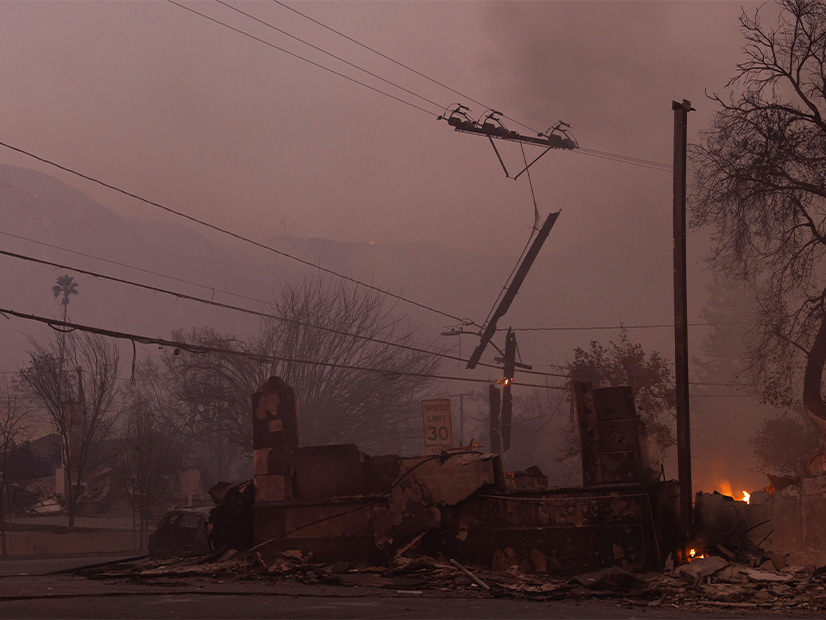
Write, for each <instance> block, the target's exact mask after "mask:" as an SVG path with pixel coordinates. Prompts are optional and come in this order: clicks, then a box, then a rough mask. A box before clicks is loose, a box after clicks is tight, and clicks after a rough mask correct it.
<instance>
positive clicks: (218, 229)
mask: <svg viewBox="0 0 826 620" xmlns="http://www.w3.org/2000/svg"><path fill="white" fill-rule="evenodd" d="M167 1H168V2H172V1H173V0H167ZM0 146H2V147H5V148H7V149H9V150H12V151H15V152H16V153H20V154H22V155H26V156H27V157H31V158H32V159H35V160H37V161H39V162H42V163H44V164H48V165H49V166H53V167H55V168H57V169H59V170H63V171H64V172H68V173H69V174H73V175H75V176H77V177H80V178H81V179H85V180H87V181H91V182H92V183H96V184H98V185H100V186H101V187H105V188H107V189H110V190H112V191H115V192H118V193H120V194H123V195H124V196H128V197H130V198H134V199H135V200H139V201H140V202H143V203H145V204H148V205H150V206H152V207H156V208H158V209H161V210H162V211H166V212H167V213H171V214H173V215H176V216H178V217H180V218H183V219H185V220H188V221H190V222H194V223H196V224H199V225H201V226H203V227H205V228H209V229H210V230H214V231H216V232H219V233H222V234H224V235H227V236H229V237H232V238H233V239H237V240H239V241H243V242H244V243H248V244H250V245H253V246H255V247H257V248H261V249H262V250H267V251H268V252H272V253H273V254H277V255H278V256H283V257H284V258H289V259H290V260H293V261H296V262H297V263H300V264H302V265H306V266H308V267H312V268H313V269H318V270H319V271H321V272H323V273H326V274H329V275H332V276H335V277H337V278H341V279H342V280H346V281H348V282H351V283H352V284H356V285H358V286H363V287H365V288H368V289H370V290H372V291H375V292H377V293H381V294H382V295H387V296H388V297H391V298H393V299H397V300H399V301H402V302H404V303H407V304H410V305H412V306H416V307H418V308H422V309H423V310H427V311H429V312H433V313H434V314H439V315H441V316H444V317H447V318H449V319H453V320H455V321H459V322H461V323H465V322H466V321H469V319H467V318H461V317H458V316H455V315H453V314H449V313H447V312H443V311H441V310H438V309H436V308H434V307H432V306H428V305H426V304H422V303H419V302H417V301H413V300H412V299H408V298H407V297H403V296H401V295H397V294H396V293H391V292H390V291H386V290H384V289H381V288H379V287H377V286H373V285H372V284H367V283H366V282H362V281H361V280H357V279H356V278H352V277H350V276H347V275H344V274H343V273H339V272H337V271H334V270H332V269H328V268H327V267H322V266H321V265H316V264H315V263H311V262H310V261H308V260H304V259H303V258H299V257H297V256H293V255H292V254H289V253H287V252H284V251H283V250H278V249H276V248H274V247H272V246H269V245H266V244H265V243H260V242H258V241H253V240H252V239H250V238H249V237H245V236H243V235H241V234H239V233H234V232H231V231H229V230H227V229H225V228H221V227H220V226H217V225H215V224H210V223H209V222H206V221H204V220H201V219H198V218H196V217H194V216H192V215H187V214H186V213H183V212H181V211H176V210H175V209H173V208H171V207H167V206H165V205H162V204H161V203H159V202H155V201H153V200H149V199H147V198H144V197H142V196H139V195H138V194H135V193H133V192H129V191H126V190H124V189H121V188H119V187H117V186H115V185H112V184H110V183H106V182H104V181H101V180H99V179H96V178H94V177H92V176H89V175H86V174H83V173H82V172H78V171H77V170H73V169H72V168H69V167H67V166H63V165H61V164H58V163H56V162H54V161H51V160H49V159H46V158H44V157H40V156H38V155H35V154H34V153H31V152H29V151H26V150H24V149H21V148H18V147H16V146H12V145H11V144H8V143H6V142H0ZM468 324H472V325H477V323H476V322H475V321H470V322H469V323H468Z"/></svg>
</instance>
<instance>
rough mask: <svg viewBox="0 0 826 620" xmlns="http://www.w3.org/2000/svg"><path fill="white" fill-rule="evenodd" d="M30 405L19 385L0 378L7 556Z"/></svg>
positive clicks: (1, 520) (1, 512)
mask: <svg viewBox="0 0 826 620" xmlns="http://www.w3.org/2000/svg"><path fill="white" fill-rule="evenodd" d="M30 413H31V407H29V406H28V404H27V403H26V401H25V400H24V398H23V395H22V394H21V393H20V390H19V389H18V386H16V385H14V384H13V383H12V381H10V380H9V379H8V378H6V377H3V378H2V379H0V543H1V544H2V552H3V555H6V532H7V531H8V530H9V527H8V525H7V520H8V524H10V523H11V505H12V501H11V485H12V483H13V482H15V481H16V479H17V478H18V475H19V474H20V472H17V471H14V469H15V468H14V463H13V455H14V452H15V450H16V449H17V448H18V447H19V446H20V444H21V443H22V442H24V441H26V440H27V439H28V436H29V431H30V428H29V425H28V417H29V415H30Z"/></svg>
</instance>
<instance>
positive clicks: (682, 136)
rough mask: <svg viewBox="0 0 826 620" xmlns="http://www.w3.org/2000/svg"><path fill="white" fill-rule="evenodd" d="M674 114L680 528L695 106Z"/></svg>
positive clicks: (685, 523) (685, 496)
mask: <svg viewBox="0 0 826 620" xmlns="http://www.w3.org/2000/svg"><path fill="white" fill-rule="evenodd" d="M671 109H672V110H674V369H675V371H676V382H677V475H678V478H679V480H680V527H681V529H682V532H683V534H686V533H687V532H688V531H689V530H690V529H691V526H692V521H693V518H692V516H693V515H692V499H693V497H692V495H693V494H692V489H691V424H690V417H689V407H688V302H687V300H688V294H687V286H686V217H685V211H686V210H685V202H686V200H685V198H686V196H685V194H686V136H687V128H688V113H689V112H690V111H691V110H693V108H692V107H691V102H690V101H688V100H686V99H683V101H682V103H680V102H678V101H672V102H671Z"/></svg>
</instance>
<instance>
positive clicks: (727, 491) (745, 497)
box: [717, 480, 751, 504]
mask: <svg viewBox="0 0 826 620" xmlns="http://www.w3.org/2000/svg"><path fill="white" fill-rule="evenodd" d="M717 486H718V488H719V492H720V493H721V494H723V495H728V496H729V497H732V498H734V499H736V500H737V501H739V502H746V503H747V504H748V503H749V499H750V498H751V493H749V492H748V491H741V492H740V493H739V494H735V492H734V491H732V490H731V484H730V483H729V482H728V480H721V481H720V482H718V483H717Z"/></svg>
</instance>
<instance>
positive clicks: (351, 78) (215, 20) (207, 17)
mask: <svg viewBox="0 0 826 620" xmlns="http://www.w3.org/2000/svg"><path fill="white" fill-rule="evenodd" d="M166 1H167V2H169V3H170V4H174V5H175V6H177V7H179V8H182V9H184V10H185V11H189V12H190V13H193V14H195V15H198V16H200V17H203V18H204V19H207V20H209V21H211V22H213V23H215V24H218V25H219V26H222V27H224V28H228V29H229V30H232V31H233V32H237V33H238V34H241V35H244V36H245V37H249V38H250V39H253V40H254V41H258V42H259V43H263V44H264V45H266V46H267V47H271V48H273V49H275V50H278V51H279V52H284V53H285V54H288V55H289V56H292V57H293V58H297V59H299V60H303V61H304V62H306V63H309V64H311V65H313V66H314V67H318V68H319V69H324V70H325V71H329V72H330V73H332V74H333V75H337V76H338V77H341V78H344V79H345V80H348V81H350V82H354V83H355V84H358V85H359V86H364V87H365V88H369V89H370V90H372V91H373V92H376V93H379V94H380V95H384V96H385V97H389V98H390V99H394V100H396V101H398V102H399V103H403V104H405V105H408V106H410V107H411V108H415V109H417V110H420V111H422V112H424V113H425V114H427V115H428V116H433V112H431V111H430V110H426V109H425V108H423V107H421V106H419V105H416V104H415V103H410V102H409V101H405V100H404V99H402V98H401V97H396V96H395V95H393V94H391V93H388V92H386V91H383V90H381V89H380V88H376V87H375V86H370V85H369V84H367V83H365V82H362V81H360V80H357V79H356V78H353V77H350V76H348V75H345V74H343V73H340V72H338V71H336V70H335V69H331V68H329V67H325V66H324V65H322V64H320V63H317V62H315V61H313V60H310V59H309V58H305V57H304V56H301V55H300V54H296V53H295V52H291V51H289V50H287V49H284V48H283V47H279V46H278V45H275V44H274V43H270V42H269V41H266V40H265V39H261V38H259V37H256V36H255V35H253V34H250V33H248V32H245V31H243V30H241V29H240V28H236V27H234V26H230V25H229V24H227V23H224V22H222V21H221V20H219V19H215V18H214V17H210V16H209V15H205V14H204V13H201V12H199V11H196V10H195V9H193V8H190V7H188V6H184V5H183V4H180V3H178V2H176V1H175V0H166Z"/></svg>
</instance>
